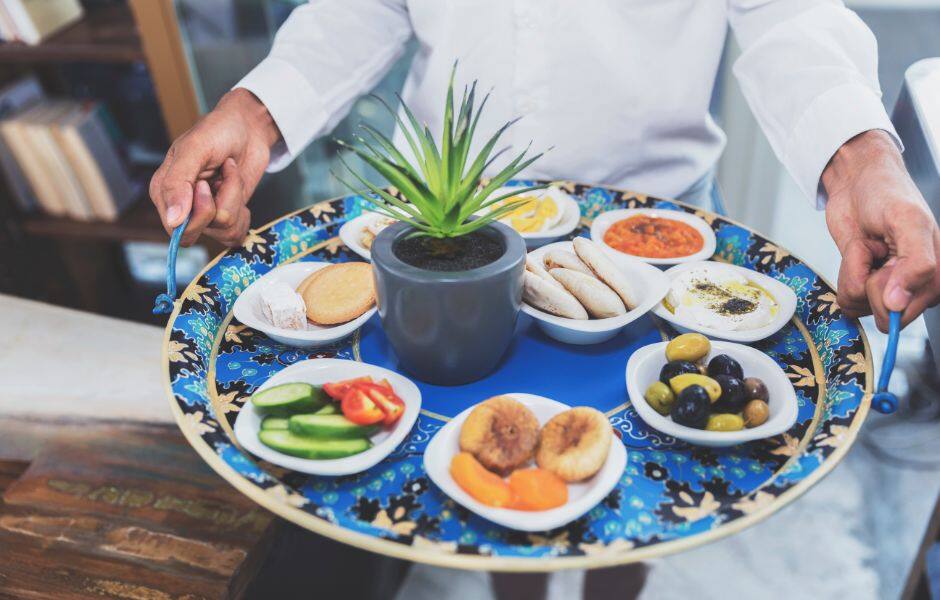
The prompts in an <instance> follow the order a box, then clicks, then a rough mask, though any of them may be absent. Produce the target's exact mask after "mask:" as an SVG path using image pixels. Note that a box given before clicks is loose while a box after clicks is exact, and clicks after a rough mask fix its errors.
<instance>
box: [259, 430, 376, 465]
mask: <svg viewBox="0 0 940 600" xmlns="http://www.w3.org/2000/svg"><path fill="white" fill-rule="evenodd" d="M258 439H259V440H261V443H262V444H264V445H265V446H267V447H268V448H271V449H273V450H277V451H278V452H283V453H284V454H289V455H291V456H297V457H299V458H309V459H313V460H323V459H330V458H344V457H346V456H352V455H354V454H359V453H360V452H365V451H366V450H368V449H369V448H371V447H372V442H370V441H369V440H366V439H363V438H356V439H350V440H323V439H317V438H309V437H301V436H299V435H294V434H293V433H291V432H289V431H276V430H268V431H261V432H259V433H258Z"/></svg>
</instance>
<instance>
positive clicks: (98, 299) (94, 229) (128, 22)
mask: <svg viewBox="0 0 940 600" xmlns="http://www.w3.org/2000/svg"><path fill="white" fill-rule="evenodd" d="M82 2H83V4H84V7H85V14H84V15H83V17H82V18H81V19H80V20H79V21H77V22H75V23H73V24H71V25H69V26H67V27H65V28H63V29H62V30H60V31H58V32H56V33H54V34H52V35H51V36H49V37H48V38H46V39H44V40H43V41H42V42H41V43H39V44H38V45H34V46H30V45H27V44H23V43H19V42H7V43H2V42H0V83H4V84H5V83H7V82H10V81H13V80H16V79H18V78H20V77H22V76H23V75H24V74H29V73H32V74H34V75H36V76H37V77H38V78H39V80H40V82H41V83H42V86H43V88H44V89H45V91H46V93H47V94H48V95H49V96H50V97H65V98H68V97H77V98H87V99H92V100H106V99H105V98H99V97H98V96H97V94H98V93H101V89H100V88H101V80H100V75H98V73H100V72H101V71H100V70H106V71H110V70H111V69H114V70H115V72H120V73H122V74H124V75H126V74H127V73H132V72H133V73H137V72H141V70H142V72H143V75H142V77H144V78H145V80H146V79H149V81H150V84H151V85H152V91H151V94H152V95H153V96H155V99H156V108H158V109H159V110H145V109H141V108H140V106H137V105H134V104H132V103H131V104H127V103H124V102H122V99H121V97H120V96H115V95H114V94H116V93H120V92H113V90H115V89H122V88H110V89H109V88H107V87H105V91H104V93H106V94H111V95H110V96H108V98H110V100H107V101H108V102H112V103H113V102H115V98H117V103H118V104H117V108H118V109H120V111H121V112H122V115H123V119H124V121H123V122H124V123H125V124H126V123H131V124H132V125H133V126H135V127H137V126H138V125H139V124H146V126H145V127H143V130H146V131H150V132H154V131H156V132H159V133H158V134H157V138H165V139H173V138H174V137H176V136H177V135H179V133H181V132H182V131H185V129H187V128H188V127H189V126H190V125H192V123H193V122H194V121H195V119H196V118H198V116H199V107H198V103H197V101H196V94H195V92H194V91H193V82H192V79H191V73H190V72H189V69H188V63H187V62H186V59H185V52H184V49H183V46H182V40H181V38H180V31H179V23H178V21H177V18H176V13H175V4H174V0H117V1H111V2H100V1H98V0H88V1H87V2H86V1H85V0H82ZM89 74H90V75H89ZM83 76H89V77H92V78H94V77H99V79H97V80H95V79H92V81H91V82H89V83H88V86H86V87H82V88H80V89H81V91H75V90H76V89H77V88H75V87H74V86H75V82H76V81H80V80H79V79H78V78H80V77H83ZM108 84H109V82H108V81H107V80H106V81H105V84H104V85H105V86H107V85H108ZM95 86H98V87H95ZM96 90H98V91H96ZM73 94H77V95H74V96H73ZM150 106H153V104H151V105H150ZM128 107H131V108H128ZM112 110H113V109H112ZM122 115H118V114H115V115H114V116H115V117H117V124H118V125H119V128H122V129H123V125H122V121H121V117H122ZM141 131H142V130H141V129H140V127H138V129H137V130H136V133H137V134H138V135H139V134H140V133H141ZM122 133H126V131H122ZM152 137H153V136H152V135H151V136H150V138H152ZM164 143H166V142H160V145H161V146H162V144H164ZM146 149H147V150H148V151H149V152H150V154H154V153H157V152H162V151H164V150H165V149H166V148H165V147H159V146H158V147H153V146H148V147H147V148H146ZM145 154H146V153H145ZM155 168H156V166H155V165H153V164H144V165H143V166H141V165H132V166H131V179H132V181H133V182H135V185H134V186H133V189H134V194H133V195H134V197H133V199H132V202H131V203H130V204H129V205H128V206H127V207H126V209H125V210H124V211H123V212H122V213H121V215H120V217H119V218H118V219H117V220H116V221H114V222H102V221H89V222H85V221H77V220H71V219H67V218H57V217H52V216H49V215H46V214H43V213H42V212H38V211H35V212H29V213H24V212H22V211H21V210H19V209H18V207H16V206H14V205H13V201H12V198H11V197H10V190H8V189H7V186H6V182H5V181H2V182H0V292H3V291H5V292H7V293H13V294H15V295H21V296H26V297H31V298H36V299H41V300H46V301H50V302H53V303H56V304H63V305H66V306H72V307H75V308H80V309H84V310H89V311H92V312H98V313H102V314H108V315H112V316H118V317H123V318H131V319H134V320H139V321H149V322H154V323H156V322H159V319H158V318H154V317H152V316H151V315H150V306H149V304H150V300H149V298H150V296H152V295H153V293H154V291H155V290H149V289H142V288H141V287H140V286H139V285H138V284H137V283H135V282H133V280H132V278H131V277H130V275H129V272H128V269H127V265H126V262H125V259H124V252H123V244H124V243H125V242H138V241H143V242H166V241H167V240H168V236H167V234H166V232H165V231H164V229H163V226H162V225H161V223H160V220H159V217H158V215H157V213H156V211H155V210H154V208H153V205H152V204H151V202H150V200H149V198H148V197H147V183H148V182H149V179H150V176H151V175H152V173H153V171H154V169H155ZM200 243H201V245H204V246H206V247H207V250H209V251H210V252H218V251H219V250H220V249H221V247H220V246H219V245H217V244H214V243H203V242H202V240H201V241H200ZM39 265H42V266H41V268H38V269H37V268H36V267H37V266H39ZM38 272H45V273H59V274H60V275H59V276H58V277H56V278H48V277H41V276H37V275H36V273H38Z"/></svg>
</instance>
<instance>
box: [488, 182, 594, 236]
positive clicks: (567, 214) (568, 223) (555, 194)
mask: <svg viewBox="0 0 940 600" xmlns="http://www.w3.org/2000/svg"><path fill="white" fill-rule="evenodd" d="M525 187H526V186H504V187H501V188H499V189H497V190H496V191H494V192H493V193H492V194H490V196H489V197H491V198H495V197H498V196H501V195H503V194H508V193H509V192H512V191H513V190H514V189H525ZM525 195H527V196H528V195H532V196H535V197H536V198H541V197H543V196H545V195H548V196H550V197H551V198H552V199H553V200H554V201H555V203H556V204H557V205H558V209H559V210H560V211H561V219H560V220H559V221H558V223H556V224H555V225H554V226H553V227H550V228H548V229H545V230H543V231H532V232H521V231H520V232H519V235H521V236H522V239H524V240H525V245H526V248H527V249H529V250H534V249H535V248H538V247H540V246H544V245H545V244H548V243H549V242H553V241H555V240H557V239H558V238H561V237H564V236H566V235H568V234H569V233H571V232H572V231H574V230H575V229H577V227H578V224H579V223H580V222H581V208H580V206H579V205H578V203H577V201H576V200H575V199H574V198H572V197H571V196H570V195H569V194H568V193H567V192H565V191H564V190H563V189H561V188H559V187H557V186H549V187H548V188H546V189H541V190H532V191H529V192H525ZM507 225H508V223H507Z"/></svg>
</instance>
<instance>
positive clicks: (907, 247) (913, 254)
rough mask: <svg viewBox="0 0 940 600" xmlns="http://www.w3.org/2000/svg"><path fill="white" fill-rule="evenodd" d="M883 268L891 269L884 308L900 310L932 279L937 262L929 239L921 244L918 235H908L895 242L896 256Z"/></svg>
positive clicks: (910, 233) (903, 235) (884, 298)
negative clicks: (896, 245)
mask: <svg viewBox="0 0 940 600" xmlns="http://www.w3.org/2000/svg"><path fill="white" fill-rule="evenodd" d="M883 268H887V269H890V270H891V273H890V275H889V277H888V282H887V283H886V284H885V288H884V296H883V300H884V305H885V308H887V309H888V310H891V311H903V310H904V309H906V308H907V306H908V304H910V302H911V298H913V297H914V294H915V293H917V291H918V290H920V289H921V288H922V287H924V286H925V285H927V284H928V283H929V282H930V281H931V280H932V278H933V276H934V271H935V269H936V268H937V259H936V255H935V253H934V248H933V243H932V240H930V238H929V236H927V238H926V242H922V241H921V236H920V235H918V234H917V233H913V232H907V233H906V234H902V235H901V236H900V237H899V239H898V255H897V256H896V257H894V258H892V259H891V260H890V261H888V263H887V264H885V266H884V267H883Z"/></svg>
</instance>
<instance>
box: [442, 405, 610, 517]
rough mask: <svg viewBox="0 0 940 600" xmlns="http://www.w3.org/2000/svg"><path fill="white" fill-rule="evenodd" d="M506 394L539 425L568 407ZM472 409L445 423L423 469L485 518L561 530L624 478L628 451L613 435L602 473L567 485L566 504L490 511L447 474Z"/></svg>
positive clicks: (458, 500)
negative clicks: (527, 409) (550, 507)
mask: <svg viewBox="0 0 940 600" xmlns="http://www.w3.org/2000/svg"><path fill="white" fill-rule="evenodd" d="M506 395H508V396H512V397H513V398H515V399H516V400H518V401H519V402H521V403H522V404H524V405H526V406H527V407H529V409H531V410H532V412H533V413H535V417H536V418H537V419H538V421H539V424H541V425H544V424H545V422H546V421H548V420H549V419H551V418H552V417H553V416H555V415H557V414H558V413H560V412H564V411H566V410H568V409H569V408H571V407H570V406H568V405H567V404H562V403H561V402H557V401H555V400H550V399H549V398H544V397H542V396H535V395H533V394H506ZM473 408H474V407H472V406H471V407H470V408H468V409H467V410H465V411H463V412H462V413H460V414H459V415H457V416H456V417H454V418H453V419H451V420H450V421H448V422H447V424H446V425H444V427H442V428H441V429H440V431H438V432H437V433H436V434H435V435H434V438H433V439H431V441H430V442H429V443H428V447H427V449H426V450H425V452H424V470H425V471H427V473H428V477H430V478H431V481H433V482H434V484H435V485H436V486H437V487H439V488H441V490H442V491H443V492H444V493H445V494H447V495H448V496H450V497H451V498H453V499H454V501H456V502H457V503H458V504H460V505H462V506H464V507H465V508H467V509H468V510H470V511H472V512H474V513H476V514H478V515H480V516H481V517H483V518H484V519H488V520H490V521H492V522H494V523H498V524H500V525H503V526H505V527H510V528H512V529H518V530H520V531H545V530H548V529H553V528H555V527H561V526H562V525H564V524H566V523H570V522H571V521H574V520H575V519H577V518H578V517H580V516H581V515H583V514H585V513H586V512H588V511H589V510H591V509H592V508H594V507H595V506H597V504H598V503H599V502H600V501H601V500H603V499H604V498H605V497H606V496H607V494H609V493H610V491H611V490H612V489H614V486H616V485H617V481H618V480H619V479H620V477H621V476H622V475H623V469H624V467H626V465H627V451H626V449H625V448H624V446H623V443H622V442H621V441H620V439H619V438H618V437H617V436H616V435H615V436H613V439H612V440H611V442H610V453H609V454H608V455H607V461H606V462H605V463H604V466H602V467H601V470H600V471H598V472H597V474H595V475H594V477H591V478H590V479H588V480H587V481H583V482H580V483H569V484H568V502H567V503H565V505H564V506H559V507H558V508H552V509H549V510H542V511H525V510H514V509H509V508H493V507H492V506H487V505H485V504H482V503H480V502H478V501H477V500H474V499H473V497H472V496H470V494H468V493H467V492H465V491H463V489H462V488H461V487H460V486H459V485H457V482H456V481H454V478H453V477H451V475H450V461H451V459H452V458H453V457H454V455H455V454H457V453H458V452H460V443H459V440H460V428H461V427H462V426H463V423H464V421H466V420H467V416H468V415H469V414H470V412H471V411H472V410H473Z"/></svg>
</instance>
